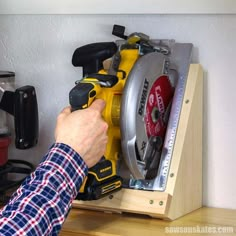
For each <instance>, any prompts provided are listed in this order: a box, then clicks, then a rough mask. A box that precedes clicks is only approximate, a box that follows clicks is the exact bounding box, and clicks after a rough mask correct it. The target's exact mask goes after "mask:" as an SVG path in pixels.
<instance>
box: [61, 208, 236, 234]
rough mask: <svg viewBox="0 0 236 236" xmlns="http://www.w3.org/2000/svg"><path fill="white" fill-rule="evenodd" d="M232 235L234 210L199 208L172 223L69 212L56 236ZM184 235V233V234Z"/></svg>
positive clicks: (235, 228) (235, 225) (235, 231)
mask: <svg viewBox="0 0 236 236" xmlns="http://www.w3.org/2000/svg"><path fill="white" fill-rule="evenodd" d="M174 231H175V234H176V233H178V235H191V236H193V235H198V236H199V235H201V234H200V231H201V232H202V233H206V234H204V235H213V234H218V235H236V210H227V209H219V208H206V207H203V208H201V209H198V210H196V211H194V212H192V213H190V214H188V215H185V216H183V217H181V218H179V219H177V220H175V221H164V220H158V219H152V218H150V217H148V216H142V215H136V214H125V213H123V214H118V213H117V214H114V213H104V212H98V211H91V210H82V209H72V210H71V211H70V213H69V215H68V217H67V219H66V221H65V223H64V225H63V227H62V231H61V233H60V236H72V235H87V236H88V235H97V236H118V235H119V236H126V235H127V236H133V235H134V236H138V235H142V236H152V235H153V236H154V235H155V236H161V235H168V234H171V233H174ZM186 232H187V233H186Z"/></svg>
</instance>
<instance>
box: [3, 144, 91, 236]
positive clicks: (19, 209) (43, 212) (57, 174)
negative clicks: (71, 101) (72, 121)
mask: <svg viewBox="0 0 236 236" xmlns="http://www.w3.org/2000/svg"><path fill="white" fill-rule="evenodd" d="M87 172H88V168H87V166H86V164H85V162H84V161H83V159H82V158H81V157H80V156H79V155H78V153H76V152H75V151H74V150H73V149H72V148H70V147H69V146H67V145H65V144H61V143H55V144H53V145H52V147H51V148H50V149H49V151H48V153H47V154H46V155H45V157H44V158H43V160H42V161H41V163H40V164H39V166H38V167H37V169H36V170H35V171H34V172H33V173H32V174H31V175H30V176H29V177H28V178H26V180H25V181H24V182H23V184H22V185H21V187H19V189H18V190H17V191H16V192H15V193H14V194H13V196H12V197H11V200H10V201H9V203H8V205H6V206H5V207H4V208H3V209H2V211H0V235H4V236H12V235H32V236H37V235H38V236H43V235H57V234H58V233H59V230H60V229H61V226H62V224H63V222H64V220H65V218H66V216H67V213H68V211H69V209H70V207H71V203H72V201H73V199H74V198H75V197H76V195H77V193H78V190H79V188H80V186H81V184H82V182H83V179H84V177H85V176H86V175H87Z"/></svg>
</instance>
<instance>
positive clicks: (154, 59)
mask: <svg viewBox="0 0 236 236" xmlns="http://www.w3.org/2000/svg"><path fill="white" fill-rule="evenodd" d="M112 33H113V35H115V36H118V37H119V38H121V39H122V40H117V41H116V42H102V43H92V44H88V45H85V46H82V47H80V48H77V49H76V50H75V52H74V54H73V57H72V64H73V65H74V66H76V67H82V68H83V78H82V79H81V80H79V81H77V82H76V85H75V87H74V88H73V89H72V90H71V91H70V94H69V100H70V104H71V107H72V111H74V110H77V109H86V108H87V107H89V106H90V104H91V103H92V102H93V100H94V99H95V98H101V99H104V100H105V101H106V107H105V110H104V112H103V117H104V119H105V120H106V122H107V123H108V124H109V129H108V144H107V148H106V152H105V154H104V157H102V159H101V161H100V162H99V163H97V164H96V165H95V166H94V167H92V168H90V169H89V172H88V176H87V178H86V180H85V181H84V183H83V186H82V187H81V189H80V192H79V194H78V196H77V199H80V200H96V199H99V198H101V197H104V196H106V195H108V194H111V193H112V192H114V191H117V190H119V189H121V188H122V187H125V186H126V184H125V182H126V181H125V178H126V177H125V178H123V176H122V175H123V174H122V172H124V169H127V170H128V175H129V176H128V177H127V178H128V179H129V178H132V179H143V180H151V179H154V178H155V177H156V175H157V173H158V167H159V163H160V157H161V152H162V147H163V143H164V139H165V133H166V128H167V123H168V117H169V113H170V108H171V103H172V98H173V95H174V88H175V84H176V79H177V73H176V70H175V69H174V68H173V67H172V65H171V62H170V60H169V58H168V56H167V55H168V54H169V53H170V49H169V47H168V45H165V44H161V43H160V42H154V41H152V40H150V39H149V37H148V36H147V35H145V34H143V33H132V34H130V35H129V36H126V35H125V34H124V33H125V27H123V26H119V25H114V27H113V32H112ZM104 61H106V65H107V64H108V66H105V67H104ZM88 122H89V121H88Z"/></svg>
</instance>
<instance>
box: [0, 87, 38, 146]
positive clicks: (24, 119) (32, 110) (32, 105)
mask: <svg viewBox="0 0 236 236" xmlns="http://www.w3.org/2000/svg"><path fill="white" fill-rule="evenodd" d="M0 109H2V110H4V111H6V112H8V113H10V114H11V115H13V116H14V121H15V134H16V137H15V146H16V148H18V149H28V148H31V147H33V146H35V145H36V144H37V142H38V105H37V98H36V92H35V89H34V87H33V86H29V85H27V86H24V87H21V88H18V89H16V91H15V92H12V91H5V92H4V93H3V96H2V99H1V102H0Z"/></svg>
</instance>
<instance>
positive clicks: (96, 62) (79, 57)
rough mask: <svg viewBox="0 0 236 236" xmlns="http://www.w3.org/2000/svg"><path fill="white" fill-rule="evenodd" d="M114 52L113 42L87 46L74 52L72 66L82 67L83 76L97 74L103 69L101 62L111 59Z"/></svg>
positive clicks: (115, 47)
mask: <svg viewBox="0 0 236 236" xmlns="http://www.w3.org/2000/svg"><path fill="white" fill-rule="evenodd" d="M116 51H117V45H116V44H115V43H114V42H104V43H91V44H87V45H84V46H82V47H79V48H77V49H76V50H75V52H74V54H73V56H72V64H73V65H74V66H76V67H77V66H81V67H83V76H86V75H89V74H92V73H97V72H98V71H99V70H101V69H102V68H103V64H102V63H103V61H104V60H106V59H108V58H110V57H112V56H113V55H114V54H115V53H116Z"/></svg>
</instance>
